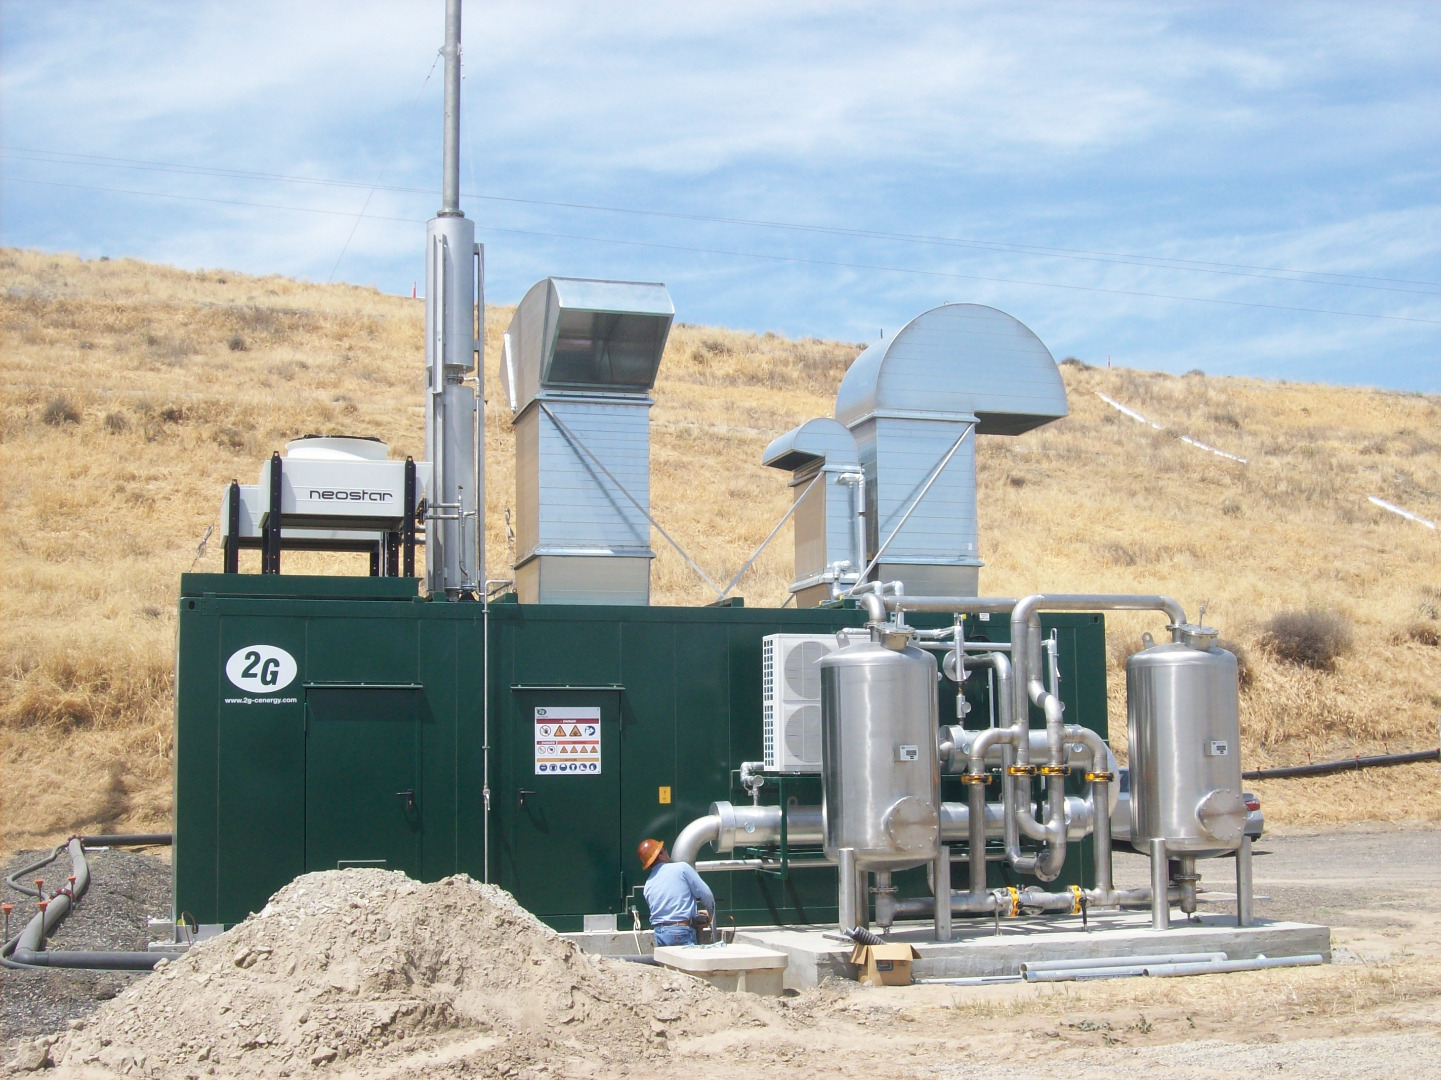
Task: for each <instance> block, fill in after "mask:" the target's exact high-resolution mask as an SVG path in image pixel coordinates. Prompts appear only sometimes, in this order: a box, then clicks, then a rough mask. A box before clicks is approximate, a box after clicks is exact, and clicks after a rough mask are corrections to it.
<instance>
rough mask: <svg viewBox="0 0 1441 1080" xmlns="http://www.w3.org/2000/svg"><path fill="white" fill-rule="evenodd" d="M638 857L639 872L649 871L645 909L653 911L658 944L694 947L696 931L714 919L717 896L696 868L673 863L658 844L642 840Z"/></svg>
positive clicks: (651, 923)
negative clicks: (698, 927)
mask: <svg viewBox="0 0 1441 1080" xmlns="http://www.w3.org/2000/svg"><path fill="white" fill-rule="evenodd" d="M636 855H637V856H638V857H639V858H640V868H641V869H642V870H649V871H650V877H648V878H646V881H645V906H646V907H648V908H649V909H650V925H651V929H652V930H654V931H655V943H656V944H657V945H694V944H695V943H696V940H695V932H696V927H697V926H706V925H707V924H709V923H710V922H712V921H713V920H714V919H715V894H714V893H712V892H711V891H710V887H709V886H708V885H706V883H705V882H704V881H702V880H701V877H700V875H699V874H697V873H696V872H695V867H693V866H691V865H690V864H689V863H683V862H672V861H671V858H670V856H669V855H667V854H666V850H665V845H664V844H662V843H661V842H660V841H659V840H642V841H641V842H640V847H638V848H636ZM651 867H655V869H653V870H652V869H651Z"/></svg>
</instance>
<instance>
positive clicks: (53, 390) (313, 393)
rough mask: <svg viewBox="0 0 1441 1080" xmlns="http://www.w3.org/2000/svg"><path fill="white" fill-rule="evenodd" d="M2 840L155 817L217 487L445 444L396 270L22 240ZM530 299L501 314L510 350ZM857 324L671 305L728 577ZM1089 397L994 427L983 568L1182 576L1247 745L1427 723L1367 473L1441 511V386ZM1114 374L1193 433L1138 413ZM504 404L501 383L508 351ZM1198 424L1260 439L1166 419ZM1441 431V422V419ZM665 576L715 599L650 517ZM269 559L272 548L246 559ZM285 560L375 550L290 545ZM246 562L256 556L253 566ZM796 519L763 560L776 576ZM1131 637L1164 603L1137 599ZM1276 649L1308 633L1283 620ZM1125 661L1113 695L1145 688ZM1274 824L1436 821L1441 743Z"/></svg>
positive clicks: (1162, 586) (493, 458)
mask: <svg viewBox="0 0 1441 1080" xmlns="http://www.w3.org/2000/svg"><path fill="white" fill-rule="evenodd" d="M0 278H3V286H4V288H3V299H0V304H3V364H0V377H3V401H0V476H3V482H0V512H3V516H0V543H3V550H4V556H3V560H0V567H3V569H0V618H3V624H0V625H3V631H0V767H3V769H4V775H5V777H6V779H5V783H4V785H3V786H0V849H9V848H13V847H15V846H18V845H21V844H33V843H35V842H36V841H38V840H40V839H41V838H42V837H48V836H51V835H54V834H56V833H58V832H61V831H65V830H70V829H75V828H94V829H98V828H114V827H142V826H163V825H164V823H165V821H166V820H167V816H168V805H169V789H170V763H169V752H170V737H171V735H170V731H171V673H172V667H173V657H172V650H173V638H174V632H175V594H176V588H177V584H178V579H179V575H180V574H181V573H182V572H184V571H186V570H188V569H191V568H192V567H193V568H194V569H197V570H212V571H213V570H218V569H219V565H220V557H219V544H218V542H212V543H211V544H210V545H208V546H207V547H206V548H205V550H204V551H203V553H202V552H197V545H199V543H200V541H201V538H202V536H204V534H205V532H206V529H207V527H208V526H209V525H210V524H211V523H212V522H215V521H216V518H217V511H218V507H219V500H220V492H221V485H222V484H223V483H224V482H225V481H227V480H229V479H230V478H231V477H239V478H241V479H242V480H245V481H247V482H248V481H249V480H250V479H251V478H252V477H253V476H254V475H255V474H256V473H257V472H258V470H259V467H260V463H261V461H262V459H263V458H264V457H265V456H267V455H268V454H269V452H270V451H271V450H272V449H273V448H278V447H279V446H280V445H281V444H282V443H283V442H284V441H285V440H286V439H288V438H291V437H293V436H295V435H299V434H305V433H307V432H344V433H354V434H373V435H377V436H380V437H381V438H383V439H385V440H387V441H388V442H389V443H390V445H391V447H392V452H393V453H396V454H398V455H402V456H403V455H405V454H413V455H415V456H416V457H419V456H421V454H422V449H423V447H422V438H423V437H422V430H423V423H422V414H421V388H422V365H423V361H422V353H423V349H422V311H421V305H420V304H418V303H416V302H415V301H412V300H410V299H408V298H401V297H394V296H386V295H383V294H381V293H379V292H376V291H374V290H371V289H363V288H355V287H349V286H317V285H307V284H302V283H298V282H295V281H291V280H288V279H283V278H279V277H248V276H245V275H241V274H233V273H229V272H216V271H212V272H200V273H186V272H182V271H178V270H174V269H171V268H168V267H163V266H152V265H147V264H143V263H139V262H135V261H131V260H113V261H103V260H102V261H84V260H81V259H77V258H73V257H69V256H51V255H43V254H38V253H35V252H28V251H16V250H7V251H3V252H0ZM509 317H510V311H509V309H492V310H491V312H490V313H489V320H488V325H487V339H488V351H489V356H490V358H491V359H492V365H493V361H494V358H495V357H496V356H497V355H498V349H497V344H498V338H499V335H500V333H501V331H502V330H503V329H504V327H505V325H506V322H507V321H508V319H509ZM857 352H858V347H856V346H854V345H846V344H840V343H836V342H825V341H817V340H805V341H790V340H786V339H784V338H780V337H777V336H775V335H772V334H766V335H762V336H756V335H754V334H742V333H735V332H730V331H725V330H715V329H708V328H704V327H696V326H688V325H683V324H682V325H678V326H677V327H676V329H675V331H674V332H673V334H672V336H671V340H670V345H669V348H668V351H667V355H666V359H665V362H664V364H663V365H662V367H661V377H660V382H659V384H658V385H657V387H656V391H655V398H656V407H655V410H654V413H653V420H654V432H653V495H652V499H653V509H654V512H655V514H656V516H657V518H658V519H659V520H660V521H661V522H662V523H663V524H665V526H666V528H667V529H668V530H669V531H670V532H671V533H672V535H674V536H675V537H676V538H677V540H678V541H679V542H680V543H681V544H682V545H683V546H685V547H686V549H687V550H688V551H690V552H691V553H692V554H693V555H694V556H695V557H696V558H697V559H698V560H699V561H700V563H701V564H702V565H703V566H704V567H705V568H706V569H707V571H708V572H709V573H710V574H711V576H712V577H714V578H716V579H717V580H719V581H725V580H727V579H729V577H730V576H731V575H732V574H733V573H734V572H735V570H736V569H737V568H739V566H740V565H741V564H742V563H743V562H744V561H745V559H746V558H747V556H749V554H750V553H751V551H752V550H753V549H754V547H755V546H756V544H758V543H759V541H760V540H761V539H762V538H763V537H764V536H765V534H766V533H767V532H768V531H769V530H770V528H771V526H772V525H773V524H774V523H775V521H776V520H777V519H778V518H779V517H780V515H781V514H782V513H783V512H784V511H785V509H786V506H787V505H788V499H789V491H788V490H787V488H786V485H785V482H784V478H783V477H782V476H781V475H779V474H777V473H774V472H772V471H771V470H767V469H763V468H761V467H760V466H759V465H758V461H759V458H760V453H761V450H762V449H763V448H764V446H765V444H766V443H767V442H768V441H769V440H770V439H771V438H772V437H774V436H775V435H776V434H778V433H779V432H782V431H784V430H786V429H787V428H789V427H791V426H793V425H794V424H796V423H798V422H800V421H802V420H805V419H808V418H810V417H812V416H820V415H826V414H828V413H829V412H830V409H831V405H832V402H833V397H834V392H835V387H836V385H837V383H838V381H839V379H840V377H841V375H842V373H843V372H844V371H845V369H846V366H847V364H848V363H849V362H850V361H851V359H852V358H853V357H854V356H855V355H856V353H857ZM1062 370H1063V373H1064V375H1065V379H1066V383H1067V386H1068V388H1069V391H1070V397H1071V416H1070V417H1069V418H1067V419H1066V420H1063V421H1061V422H1058V423H1055V424H1052V425H1050V426H1049V427H1047V428H1044V429H1041V430H1040V431H1037V432H1033V433H1031V434H1029V435H1026V436H1023V437H1021V438H1016V439H1010V438H983V439H982V440H981V443H980V484H981V521H982V537H981V538H982V554H983V557H984V558H985V560H986V564H987V566H986V569H985V570H984V571H983V572H982V574H983V576H982V582H983V591H984V592H986V593H988V594H1012V595H1017V594H1024V593H1027V592H1033V591H1036V590H1038V589H1042V588H1044V589H1048V590H1053V591H1076V592H1081V591H1112V592H1134V591H1146V592H1166V593H1171V594H1174V595H1176V596H1177V597H1179V598H1180V599H1181V600H1182V601H1183V602H1184V603H1185V604H1186V606H1187V609H1188V611H1190V612H1192V613H1195V612H1196V611H1197V610H1198V609H1199V607H1200V605H1201V604H1203V603H1204V604H1205V605H1206V618H1207V621H1208V622H1211V623H1213V624H1214V625H1217V626H1218V627H1221V628H1222V631H1223V633H1224V635H1225V636H1226V637H1227V638H1228V639H1230V640H1231V641H1233V642H1236V643H1238V644H1239V645H1240V646H1241V647H1242V648H1243V649H1244V651H1245V652H1246V654H1247V662H1248V663H1247V666H1248V669H1249V671H1250V673H1251V676H1252V680H1251V684H1250V686H1249V688H1248V689H1247V691H1246V693H1245V696H1244V699H1243V725H1244V729H1245V740H1246V747H1245V753H1246V761H1247V763H1248V764H1250V765H1253V766H1254V765H1262V764H1269V763H1292V762H1300V761H1305V760H1307V759H1312V760H1322V759H1326V758H1329V757H1334V756H1346V755H1350V754H1353V753H1366V752H1373V751H1381V750H1382V749H1383V748H1389V749H1390V750H1392V751H1400V750H1403V749H1423V748H1426V747H1431V746H1435V745H1436V740H1437V725H1436V718H1437V715H1438V712H1441V648H1438V643H1441V618H1438V616H1441V576H1438V574H1437V570H1438V565H1441V560H1438V551H1437V544H1438V537H1437V534H1436V533H1435V532H1433V531H1431V530H1429V529H1426V528H1424V527H1422V526H1419V525H1416V524H1413V523H1410V522H1407V521H1405V520H1402V519H1401V518H1398V517H1395V516H1394V515H1391V514H1388V513H1386V512H1384V511H1382V510H1379V509H1377V508H1375V507H1374V506H1372V505H1370V504H1369V503H1368V502H1367V500H1366V496H1367V495H1368V494H1374V495H1377V496H1379V497H1381V498H1384V499H1388V500H1391V501H1393V502H1396V503H1399V504H1402V505H1405V506H1408V507H1410V508H1412V509H1413V510H1416V511H1417V512H1419V513H1422V514H1425V515H1427V516H1428V517H1432V518H1435V517H1438V516H1441V440H1437V436H1436V432H1437V431H1438V426H1441V399H1437V398H1434V397H1424V396H1419V395H1405V394H1392V393H1382V392H1378V391H1369V390H1353V389H1339V388H1332V387H1323V386H1309V385H1296V384H1284V383H1283V384H1275V383H1265V382H1260V381H1255V380H1249V379H1238V378H1225V379H1217V378H1207V377H1205V376H1202V375H1200V374H1193V375H1189V376H1186V377H1173V376H1167V375H1160V374H1151V373H1144V372H1137V371H1128V370H1115V371H1105V370H1096V369H1093V368H1087V367H1085V366H1084V365H1080V364H1076V363H1067V364H1065V365H1063V368H1062ZM1097 392H1101V393H1105V394H1107V395H1109V396H1111V397H1114V398H1116V399H1118V400H1120V401H1122V402H1124V403H1125V404H1127V405H1129V406H1130V407H1132V408H1134V409H1138V410H1140V411H1142V412H1144V413H1146V414H1147V415H1149V416H1150V417H1151V418H1152V419H1154V420H1156V421H1157V422H1159V423H1161V424H1163V425H1166V426H1167V427H1168V429H1169V430H1167V431H1165V432H1162V431H1156V430H1153V429H1151V428H1149V427H1145V426H1143V425H1141V424H1138V423H1136V422H1135V421H1133V420H1130V419H1128V418H1126V417H1124V416H1122V415H1120V414H1119V413H1117V412H1116V411H1114V410H1113V409H1112V408H1110V407H1109V406H1108V405H1106V404H1105V403H1104V402H1103V401H1102V400H1101V399H1100V398H1099V397H1098V396H1097ZM487 397H488V398H489V400H490V401H491V402H492V403H495V402H498V401H499V400H500V394H499V392H498V387H497V386H496V384H495V375H494V371H493V370H492V371H488V372H487ZM508 427H509V425H508V418H507V417H505V416H504V415H503V413H502V410H501V409H500V408H496V407H493V408H492V409H490V411H489V413H488V415H487V432H486V442H487V454H488V458H489V462H490V486H489V490H488V493H487V510H488V518H487V521H488V549H489V562H490V565H491V567H492V570H493V571H495V570H497V569H498V568H500V567H505V566H508V565H509V562H510V555H509V549H508V544H507V540H506V534H505V524H504V521H505V510H506V507H507V505H508V504H509V502H510V500H511V498H512V491H513V488H512V481H511V457H510V438H509V433H508ZM1173 432H1185V433H1187V434H1189V435H1191V436H1193V437H1195V438H1198V439H1200V440H1202V441H1204V442H1207V443H1210V444H1211V445H1214V446H1218V447H1221V448H1224V449H1225V450H1227V451H1229V452H1231V453H1234V454H1237V455H1239V456H1242V457H1245V458H1247V459H1249V464H1245V465H1241V464H1237V463H1234V462H1231V461H1228V460H1225V459H1222V458H1219V457H1215V456H1213V455H1211V454H1208V453H1205V452H1204V451H1201V450H1198V449H1196V448H1195V447H1192V446H1189V445H1186V444H1184V443H1182V442H1180V441H1178V440H1177V439H1176V438H1175V437H1174V433H1173ZM1433 440H1435V441H1433ZM655 548H656V550H657V552H659V558H658V559H657V560H656V564H655V569H654V578H653V580H654V590H655V596H656V600H657V602H659V603H666V604H688V603H702V602H705V601H706V600H708V599H709V598H710V597H709V594H708V593H707V591H706V589H705V587H704V586H703V585H701V584H700V583H699V582H698V581H697V579H696V578H695V576H694V575H693V574H692V573H691V571H690V570H689V569H688V568H687V567H686V566H685V565H684V564H683V563H682V561H681V560H680V559H679V558H678V557H677V556H675V555H674V553H673V552H671V551H670V550H669V549H668V548H666V546H665V545H664V542H663V541H661V540H660V538H659V537H657V538H656V542H655ZM254 559H255V555H254V554H253V553H252V554H250V560H251V561H250V563H249V567H250V568H251V569H253V568H254V565H255V564H254V561H253V560H254ZM285 565H286V569H287V571H289V572H301V571H303V570H307V569H311V570H323V571H345V572H354V573H363V572H364V566H363V563H362V562H361V561H360V557H359V556H319V555H312V556H300V555H287V557H286V564H285ZM245 567H246V563H244V562H243V563H242V568H245ZM789 573H790V537H789V536H788V535H785V534H783V535H782V536H780V537H778V538H777V540H776V541H775V543H773V545H772V546H771V548H770V549H769V550H768V551H767V553H766V554H765V555H764V556H763V557H762V558H761V559H760V561H759V562H758V563H757V565H756V567H755V568H754V569H753V570H752V572H751V573H750V574H749V575H748V576H747V578H746V579H745V580H744V581H743V582H742V584H741V587H740V590H739V591H740V592H741V593H742V594H743V595H745V596H746V598H747V602H748V603H750V604H752V605H755V604H775V603H779V602H780V601H781V600H782V599H783V598H784V597H785V586H786V584H787V582H788V581H789ZM1308 609H1314V610H1316V611H1323V612H1332V613H1336V614H1337V615H1338V616H1339V617H1340V619H1341V620H1342V621H1343V623H1344V626H1343V629H1346V630H1349V633H1350V636H1351V638H1352V644H1351V646H1350V648H1349V649H1348V650H1344V651H1342V652H1341V653H1340V655H1339V656H1337V658H1336V659H1335V661H1334V663H1332V664H1331V665H1330V666H1329V668H1328V667H1325V666H1323V667H1322V668H1312V667H1306V666H1299V665H1297V664H1294V663H1290V662H1286V661H1285V660H1283V659H1281V658H1279V657H1278V656H1277V655H1276V647H1275V645H1274V643H1273V644H1272V645H1268V644H1267V642H1268V638H1267V635H1266V626H1267V622H1268V620H1270V619H1271V618H1272V617H1273V616H1274V615H1276V614H1277V613H1279V612H1283V611H1287V610H1299V611H1304V610H1308ZM1111 625H1112V627H1113V635H1112V637H1113V653H1114V659H1115V661H1116V662H1117V663H1119V662H1120V661H1121V660H1122V659H1123V658H1124V655H1125V653H1126V650H1127V648H1128V647H1134V645H1135V643H1136V642H1137V641H1138V640H1139V634H1140V632H1141V630H1142V629H1145V628H1148V627H1150V628H1154V626H1155V624H1154V620H1150V621H1148V620H1146V619H1144V618H1140V617H1135V618H1128V617H1119V618H1114V619H1113V620H1112V623H1111ZM1281 644H1284V642H1282V643H1281ZM1116 674H1117V671H1116V669H1113V672H1112V675H1113V677H1112V685H1113V713H1112V716H1113V722H1114V720H1115V719H1116V718H1118V717H1119V716H1122V715H1123V712H1121V711H1120V708H1119V707H1120V705H1121V703H1120V701H1119V699H1118V698H1117V697H1116V693H1115V688H1117V687H1118V685H1119V679H1118V678H1116V677H1115V676H1116ZM1259 790H1260V791H1261V793H1262V795H1263V798H1264V799H1265V800H1266V806H1267V811H1268V816H1269V818H1270V820H1271V821H1272V822H1273V823H1281V822H1290V823H1308V822H1317V823H1319V822H1326V821H1338V820H1348V819H1354V818H1391V819H1399V818H1417V817H1424V818H1441V793H1438V777H1437V771H1436V767H1435V766H1434V765H1420V766H1411V767H1407V768H1403V769H1392V770H1385V771H1378V772H1372V773H1367V774H1364V775H1351V776H1342V777H1338V778H1333V779H1330V780H1324V781H1312V782H1296V781H1290V782H1284V781H1283V782H1272V783H1269V784H1264V785H1259Z"/></svg>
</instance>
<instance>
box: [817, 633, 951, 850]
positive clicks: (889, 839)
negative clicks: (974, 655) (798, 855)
mask: <svg viewBox="0 0 1441 1080" xmlns="http://www.w3.org/2000/svg"><path fill="white" fill-rule="evenodd" d="M893 638H895V639H898V640H892V641H891V644H894V645H896V646H897V647H896V648H889V647H887V646H886V645H883V644H880V643H877V642H871V641H862V642H857V643H856V644H853V645H849V646H847V647H846V648H843V649H840V650H839V651H837V652H833V653H831V654H830V655H828V656H824V657H822V658H821V659H820V660H818V661H817V662H816V663H817V666H819V668H820V671H821V775H822V779H823V782H824V794H823V796H822V802H821V815H822V819H823V821H824V828H825V849H826V854H827V855H829V856H830V857H832V858H837V857H838V856H837V852H838V851H839V850H840V849H841V848H851V849H853V850H854V851H855V855H856V867H857V868H858V869H863V870H900V869H903V868H905V867H908V866H916V865H918V864H921V863H924V862H927V861H930V860H932V859H934V858H936V856H937V855H938V854H939V853H940V842H941V820H940V802H941V800H940V769H939V766H938V764H937V760H936V727H937V715H936V712H937V705H936V661H935V658H934V657H932V656H931V655H930V653H927V652H923V651H921V650H920V649H917V648H914V647H911V646H909V645H905V644H904V640H905V639H904V637H903V636H902V635H893Z"/></svg>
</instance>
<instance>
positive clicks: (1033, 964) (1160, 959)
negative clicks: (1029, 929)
mask: <svg viewBox="0 0 1441 1080" xmlns="http://www.w3.org/2000/svg"><path fill="white" fill-rule="evenodd" d="M1226 959H1229V958H1228V957H1227V956H1226V954H1225V953H1223V952H1193V953H1162V954H1160V955H1159V956H1087V957H1077V958H1075V959H1071V960H1034V961H1027V962H1026V963H1023V964H1022V965H1021V974H1023V975H1024V974H1025V973H1026V972H1028V971H1066V970H1073V969H1074V970H1081V969H1084V968H1108V967H1126V966H1128V965H1135V964H1142V965H1145V964H1196V963H1203V962H1205V963H1211V962H1214V961H1217V960H1226Z"/></svg>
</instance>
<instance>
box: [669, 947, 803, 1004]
mask: <svg viewBox="0 0 1441 1080" xmlns="http://www.w3.org/2000/svg"><path fill="white" fill-rule="evenodd" d="M654 956H655V960H656V963H658V964H664V965H665V966H666V967H671V968H675V969H676V970H677V971H684V972H685V973H686V974H687V975H694V976H696V977H697V978H700V979H704V980H705V981H706V982H708V983H710V984H711V985H712V986H714V987H716V988H717V989H720V990H727V991H732V992H742V993H749V994H761V995H763V996H766V997H777V996H779V995H780V993H781V992H782V991H783V990H784V988H785V969H786V966H787V965H788V964H789V962H790V960H789V957H787V955H786V954H785V953H783V952H779V951H777V950H775V949H765V948H761V947H759V946H756V945H743V944H731V945H660V946H657V947H656V949H655V952H654Z"/></svg>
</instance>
